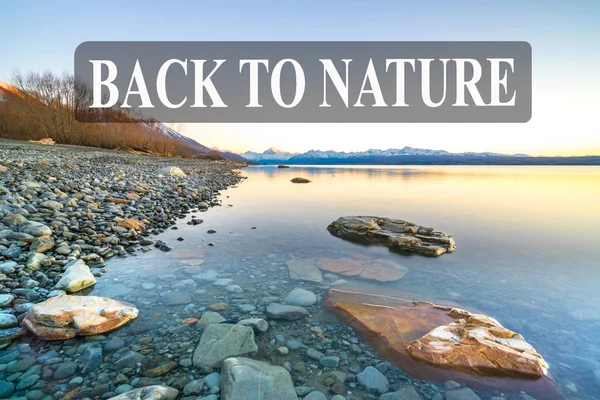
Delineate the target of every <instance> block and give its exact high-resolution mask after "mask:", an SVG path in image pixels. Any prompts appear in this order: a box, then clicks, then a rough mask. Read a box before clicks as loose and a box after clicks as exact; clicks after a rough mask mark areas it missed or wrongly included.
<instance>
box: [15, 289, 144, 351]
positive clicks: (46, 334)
mask: <svg viewBox="0 0 600 400" xmlns="http://www.w3.org/2000/svg"><path fill="white" fill-rule="evenodd" d="M137 315H138V309H137V308H135V306H134V305H133V304H131V303H127V302H124V301H117V300H111V299H108V298H106V297H97V296H70V295H65V296H59V297H51V298H49V299H47V300H45V301H43V302H41V303H38V304H36V305H34V306H33V307H31V308H30V309H29V311H28V312H27V315H26V316H25V318H24V319H23V326H24V327H25V328H27V329H28V330H29V331H31V332H32V333H33V334H35V335H36V336H38V337H39V338H42V339H46V340H65V339H70V338H72V337H74V336H76V335H98V334H100V333H104V332H109V331H112V330H114V329H117V328H118V327H120V326H122V325H124V324H126V323H127V322H129V321H131V320H132V319H134V318H136V317H137Z"/></svg>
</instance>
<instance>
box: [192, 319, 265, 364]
mask: <svg viewBox="0 0 600 400" xmlns="http://www.w3.org/2000/svg"><path fill="white" fill-rule="evenodd" d="M256 351H258V347H257V346H256V343H255V342H254V331H253V330H252V328H250V327H247V326H242V325H231V324H220V325H214V324H213V325H208V326H207V327H206V328H205V329H204V331H203V332H202V336H201V337H200V343H198V346H197V347H196V349H195V350H194V354H193V357H192V360H193V362H194V366H195V367H197V368H200V369H201V370H202V371H204V372H212V370H213V368H219V367H221V364H222V363H223V361H225V359H227V358H229V357H236V356H243V355H247V354H251V353H255V352H256Z"/></svg>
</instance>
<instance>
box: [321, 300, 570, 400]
mask: <svg viewBox="0 0 600 400" xmlns="http://www.w3.org/2000/svg"><path fill="white" fill-rule="evenodd" d="M323 305H324V306H325V307H326V308H327V310H329V311H330V312H332V313H333V314H335V315H336V316H338V317H339V318H341V319H342V321H344V322H345V323H347V324H348V325H350V326H351V327H352V328H353V329H355V330H356V331H357V332H358V333H359V334H360V335H361V336H362V337H363V338H365V340H366V341H367V342H368V343H369V344H370V345H371V346H372V347H373V348H374V349H375V351H376V352H377V353H378V354H379V355H380V356H382V357H384V358H386V359H388V360H389V361H391V362H393V363H394V364H395V365H396V366H397V367H399V368H400V369H402V370H403V371H406V373H408V374H410V375H412V376H413V377H415V378H418V379H424V380H429V381H447V380H456V381H462V382H466V383H468V384H469V386H471V387H474V388H483V389H490V388H493V389H499V390H506V391H510V392H519V391H524V392H527V393H528V394H530V395H532V396H534V397H537V398H543V399H545V400H562V399H564V397H563V396H562V395H561V394H560V392H559V390H558V387H557V385H556V382H555V381H554V380H553V378H552V377H551V376H550V375H549V374H547V364H546V362H545V361H544V359H543V358H542V357H541V356H540V355H539V354H538V353H537V352H536V351H535V349H534V348H533V347H532V346H531V345H529V344H528V343H527V342H525V340H524V339H523V338H522V336H520V335H518V334H517V333H514V332H512V331H509V330H508V329H506V328H504V327H502V326H501V325H500V324H499V323H498V322H497V321H496V320H494V319H493V318H490V317H488V316H486V315H482V314H475V313H471V312H468V311H465V310H461V309H458V308H453V307H446V306H440V305H436V304H433V303H430V302H425V301H412V300H408V299H404V298H400V297H396V296H388V295H385V294H383V293H382V291H381V290H380V291H379V292H378V293H365V292H361V289H359V288H348V289H347V290H341V289H335V288H334V289H330V290H329V292H328V293H327V295H326V296H325V299H324V300H323Z"/></svg>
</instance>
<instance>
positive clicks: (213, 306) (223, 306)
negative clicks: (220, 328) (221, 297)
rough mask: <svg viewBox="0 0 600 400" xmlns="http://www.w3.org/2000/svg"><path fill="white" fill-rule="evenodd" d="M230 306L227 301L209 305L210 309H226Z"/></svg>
mask: <svg viewBox="0 0 600 400" xmlns="http://www.w3.org/2000/svg"><path fill="white" fill-rule="evenodd" d="M228 308H229V304H227V303H213V304H210V305H209V306H208V309H209V310H211V311H224V310H227V309H228Z"/></svg>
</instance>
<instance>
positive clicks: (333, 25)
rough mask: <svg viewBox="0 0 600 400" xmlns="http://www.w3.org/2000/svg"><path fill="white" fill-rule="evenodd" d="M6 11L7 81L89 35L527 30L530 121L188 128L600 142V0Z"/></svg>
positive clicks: (451, 142)
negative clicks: (530, 62) (531, 86)
mask: <svg viewBox="0 0 600 400" xmlns="http://www.w3.org/2000/svg"><path fill="white" fill-rule="evenodd" d="M0 11H1V14H2V23H1V24H0V80H3V81H7V80H10V76H11V74H12V71H13V70H14V69H16V68H19V69H21V70H22V71H29V70H36V71H43V70H46V69H50V70H52V71H55V72H62V71H72V69H73V66H72V65H73V52H74V50H75V48H76V47H77V45H79V44H80V43H81V42H84V41H89V40H191V41H193V40H525V41H528V42H530V43H531V45H532V48H533V66H534V75H533V77H534V98H533V102H534V108H533V118H532V120H531V122H530V123H528V124H519V125H516V124H515V125H508V126H507V125H501V124H499V125H477V126H475V125H465V124H447V125H439V124H438V125H433V124H410V125H408V124H400V125H374V128H367V127H366V126H365V125H357V126H349V125H319V126H318V127H316V126H315V125H309V126H307V125H295V126H293V127H292V126H290V125H273V124H271V125H264V124H263V125H252V126H248V125H189V126H186V127H185V130H184V133H185V134H187V135H189V136H192V137H194V138H196V139H198V140H199V141H201V142H202V143H204V144H206V145H209V146H218V147H221V148H224V147H227V148H232V149H233V150H238V151H239V150H244V149H246V148H250V149H252V150H264V148H266V147H269V146H277V147H284V148H287V149H289V150H302V151H303V150H308V149H310V148H318V149H329V148H336V149H338V150H362V149H366V148H369V147H376V148H382V147H384V148H387V147H402V146H403V145H410V146H415V147H417V146H418V147H433V148H446V149H448V150H455V151H462V150H473V151H479V150H490V151H514V152H528V153H533V154H542V153H543V154H560V153H569V154H571V153H578V154H581V153H600V131H599V128H598V126H599V124H598V122H599V119H598V111H597V110H598V103H599V102H598V100H599V93H600V78H599V77H598V75H597V74H598V71H600V40H599V39H598V38H600V23H599V22H598V21H600V1H598V0H589V1H564V0H563V1H485V0H478V1H411V2H408V1H398V0H395V1H394V0H392V1H352V0H346V1H325V0H320V1H313V0H309V1H281V2H275V1H212V2H207V1H171V2H168V3H165V4H160V5H159V4H158V2H157V1H153V2H141V1H101V2H96V1H93V2H85V1H81V0H79V1H57V2H39V1H27V0H25V1H20V2H9V1H4V2H2V3H0ZM561 103H562V104H561ZM364 129H369V131H373V130H374V132H375V133H374V134H373V135H371V134H370V135H369V137H364V136H366V135H361V134H360V130H364ZM282 131H286V132H288V133H286V134H283V133H282ZM307 131H310V132H307ZM334 131H335V132H337V133H335V134H334V133H332V134H329V135H323V133H324V132H334ZM340 131H342V132H343V133H342V134H341V133H340ZM488 131H489V132H490V133H489V134H488V133H486V132H488ZM311 135H312V136H311ZM348 138H351V139H352V140H348ZM342 142H343V144H340V143H342Z"/></svg>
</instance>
